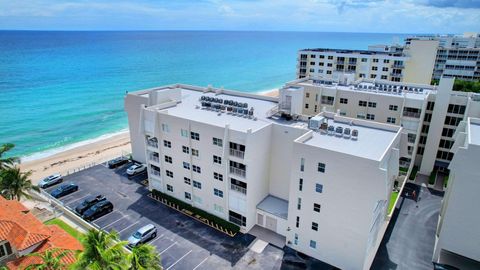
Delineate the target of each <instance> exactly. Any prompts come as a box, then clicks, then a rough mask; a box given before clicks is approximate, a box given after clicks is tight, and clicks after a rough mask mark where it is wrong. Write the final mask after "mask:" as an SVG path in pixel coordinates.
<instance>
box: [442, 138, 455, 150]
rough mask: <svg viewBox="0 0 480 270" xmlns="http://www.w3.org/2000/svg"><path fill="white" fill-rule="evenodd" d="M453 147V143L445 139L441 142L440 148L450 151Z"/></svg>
mask: <svg viewBox="0 0 480 270" xmlns="http://www.w3.org/2000/svg"><path fill="white" fill-rule="evenodd" d="M452 146H453V141H447V140H444V139H441V140H440V144H439V147H441V148H447V149H450V148H452Z"/></svg>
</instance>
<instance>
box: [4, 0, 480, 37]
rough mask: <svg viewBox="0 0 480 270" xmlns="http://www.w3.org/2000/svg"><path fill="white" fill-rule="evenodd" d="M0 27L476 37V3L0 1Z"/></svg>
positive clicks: (479, 9) (479, 27)
mask: <svg viewBox="0 0 480 270" xmlns="http://www.w3.org/2000/svg"><path fill="white" fill-rule="evenodd" d="M0 29H26V30H281V31H330V32H382V33H462V32H466V31H474V32H480V0H404V1H402V0H366V1H361V0H341V1H335V0H296V1H295V0H291V1H287V0H236V1H234V0H197V1H195V0H171V1H164V0H137V1H127V0H119V1H114V0H96V1H92V0H0Z"/></svg>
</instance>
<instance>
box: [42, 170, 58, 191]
mask: <svg viewBox="0 0 480 270" xmlns="http://www.w3.org/2000/svg"><path fill="white" fill-rule="evenodd" d="M61 182H63V178H62V175H61V174H58V173H56V174H52V175H50V176H47V177H45V178H43V179H42V180H41V181H40V183H38V187H39V188H48V187H51V186H53V185H56V184H59V183H61Z"/></svg>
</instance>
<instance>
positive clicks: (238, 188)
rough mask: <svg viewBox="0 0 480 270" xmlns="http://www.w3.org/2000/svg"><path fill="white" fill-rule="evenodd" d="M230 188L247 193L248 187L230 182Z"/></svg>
mask: <svg viewBox="0 0 480 270" xmlns="http://www.w3.org/2000/svg"><path fill="white" fill-rule="evenodd" d="M230 189H231V190H235V191H238V192H240V193H243V194H247V189H246V188H244V187H241V186H237V185H235V184H230Z"/></svg>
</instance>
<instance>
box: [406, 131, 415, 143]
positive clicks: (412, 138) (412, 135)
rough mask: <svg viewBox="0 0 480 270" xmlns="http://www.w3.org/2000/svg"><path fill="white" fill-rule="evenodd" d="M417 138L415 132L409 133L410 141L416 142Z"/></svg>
mask: <svg viewBox="0 0 480 270" xmlns="http://www.w3.org/2000/svg"><path fill="white" fill-rule="evenodd" d="M416 138H417V135H415V134H413V133H408V142H409V143H415V139H416Z"/></svg>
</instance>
